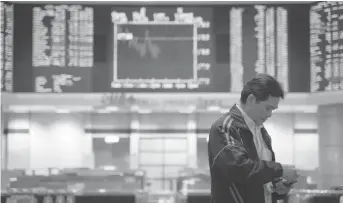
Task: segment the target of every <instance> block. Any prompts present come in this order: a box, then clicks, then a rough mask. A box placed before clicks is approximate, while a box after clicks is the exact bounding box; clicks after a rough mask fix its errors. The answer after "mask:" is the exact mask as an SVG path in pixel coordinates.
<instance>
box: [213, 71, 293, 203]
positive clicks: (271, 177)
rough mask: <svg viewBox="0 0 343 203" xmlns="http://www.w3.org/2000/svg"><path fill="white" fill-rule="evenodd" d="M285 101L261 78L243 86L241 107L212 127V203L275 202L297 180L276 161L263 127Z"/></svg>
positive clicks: (278, 89)
mask: <svg viewBox="0 0 343 203" xmlns="http://www.w3.org/2000/svg"><path fill="white" fill-rule="evenodd" d="M283 98H284V92H283V90H282V88H281V85H280V84H279V83H278V82H277V81H276V80H275V79H274V78H273V77H271V76H269V75H266V74H260V75H258V76H256V77H255V78H253V79H252V80H251V81H249V82H248V83H246V84H245V86H244V88H243V90H242V92H241V98H240V104H239V105H234V106H233V107H232V108H231V110H230V111H229V112H228V113H226V114H224V115H222V116H220V117H219V118H218V119H217V120H216V121H215V122H214V123H213V124H212V126H211V130H210V134H209V142H208V156H209V165H210V172H211V196H212V202H213V203H276V202H277V199H282V198H283V197H285V195H286V194H287V192H289V189H290V186H291V184H292V183H294V182H295V181H296V179H297V178H298V174H297V172H296V171H295V169H294V168H291V167H286V166H282V165H281V164H280V163H277V162H275V155H274V152H273V149H272V145H271V138H270V136H269V135H268V133H267V130H266V129H265V128H264V127H263V123H264V122H265V121H266V120H267V119H268V118H269V117H270V116H271V115H272V111H273V110H275V109H277V108H278V104H279V101H280V99H283Z"/></svg>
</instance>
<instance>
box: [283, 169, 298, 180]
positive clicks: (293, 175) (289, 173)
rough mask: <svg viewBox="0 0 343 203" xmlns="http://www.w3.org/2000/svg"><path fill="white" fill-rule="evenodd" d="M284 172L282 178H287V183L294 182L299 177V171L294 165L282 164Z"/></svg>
mask: <svg viewBox="0 0 343 203" xmlns="http://www.w3.org/2000/svg"><path fill="white" fill-rule="evenodd" d="M282 169H283V174H282V176H281V177H282V178H283V179H285V180H286V182H287V183H294V182H295V181H297V179H298V177H299V173H298V172H297V170H296V169H295V167H294V166H287V165H282Z"/></svg>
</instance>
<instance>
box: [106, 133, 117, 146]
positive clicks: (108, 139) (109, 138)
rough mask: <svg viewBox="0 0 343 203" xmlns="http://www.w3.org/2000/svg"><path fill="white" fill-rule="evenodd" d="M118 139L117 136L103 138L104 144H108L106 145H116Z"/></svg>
mask: <svg viewBox="0 0 343 203" xmlns="http://www.w3.org/2000/svg"><path fill="white" fill-rule="evenodd" d="M119 139H120V138H119V137H118V136H115V135H110V136H106V137H105V142H106V143H108V144H111V143H118V142H119Z"/></svg>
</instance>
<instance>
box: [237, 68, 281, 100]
mask: <svg viewBox="0 0 343 203" xmlns="http://www.w3.org/2000/svg"><path fill="white" fill-rule="evenodd" d="M250 94H253V95H254V96H255V97H256V100H257V101H258V102H260V101H265V100H267V99H268V97H269V96H272V97H280V98H282V99H283V98H284V91H283V89H282V87H281V85H280V83H279V82H278V81H277V80H276V79H275V78H273V77H272V76H270V75H268V74H258V75H257V76H256V77H254V78H253V79H252V80H250V81H248V82H247V83H246V84H245V85H244V87H243V90H242V92H241V102H242V103H243V104H245V103H246V102H247V98H248V96H249V95H250Z"/></svg>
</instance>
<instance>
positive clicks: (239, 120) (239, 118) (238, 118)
mask: <svg viewBox="0 0 343 203" xmlns="http://www.w3.org/2000/svg"><path fill="white" fill-rule="evenodd" d="M229 113H230V115H231V116H232V117H233V118H234V120H235V125H236V126H237V127H238V128H244V129H246V130H249V127H248V125H247V124H246V122H245V120H244V116H243V115H242V113H241V111H240V110H239V109H238V107H237V104H235V105H233V107H232V108H231V109H230V111H229Z"/></svg>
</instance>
